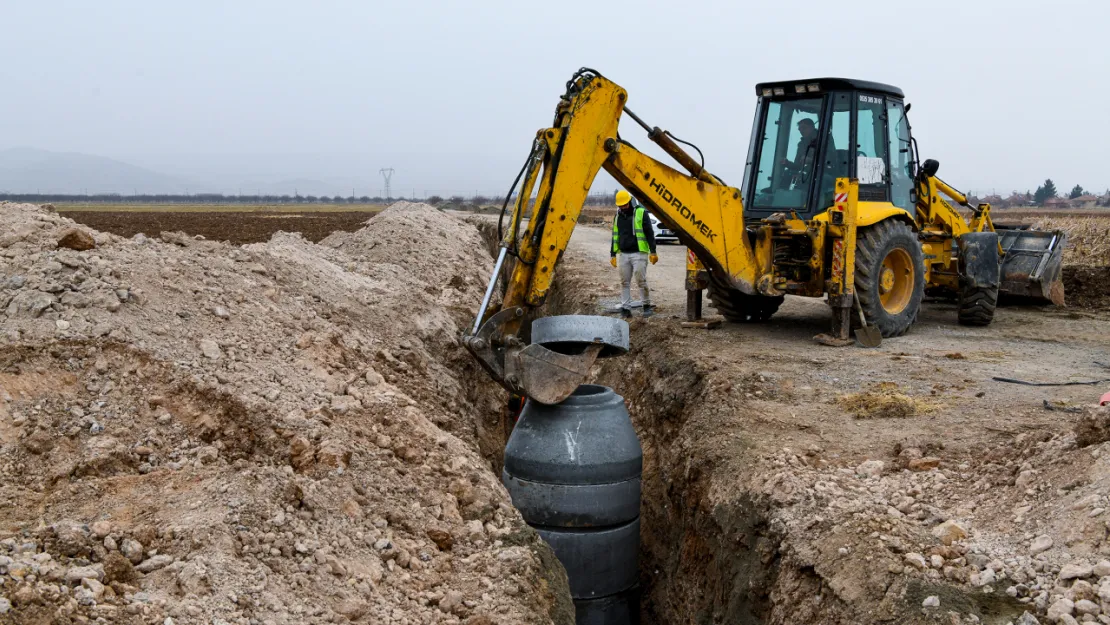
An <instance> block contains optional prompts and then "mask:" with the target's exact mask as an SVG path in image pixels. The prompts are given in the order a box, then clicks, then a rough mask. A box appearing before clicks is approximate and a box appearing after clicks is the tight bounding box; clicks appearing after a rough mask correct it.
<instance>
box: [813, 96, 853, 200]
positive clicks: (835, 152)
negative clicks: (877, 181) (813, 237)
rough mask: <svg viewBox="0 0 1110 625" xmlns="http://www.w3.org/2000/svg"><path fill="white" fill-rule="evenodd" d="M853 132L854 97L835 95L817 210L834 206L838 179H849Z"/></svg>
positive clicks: (826, 140) (826, 141) (818, 192)
mask: <svg viewBox="0 0 1110 625" xmlns="http://www.w3.org/2000/svg"><path fill="white" fill-rule="evenodd" d="M851 132H852V97H851V95H850V94H847V93H837V94H835V95H833V104H832V122H831V123H830V124H829V132H828V137H827V138H826V139H825V157H824V162H823V163H822V165H823V167H822V168H821V186H820V187H818V191H817V206H816V207H814V208H815V209H816V210H818V211H820V210H825V209H826V208H828V207H830V206H832V205H833V195H834V193H835V192H836V179H837V178H847V177H848V176H850V175H851V174H850V173H849V164H850V163H849V160H848V159H849V156H848V155H849V154H851V149H850V148H851V145H850V139H849V136H850V134H851Z"/></svg>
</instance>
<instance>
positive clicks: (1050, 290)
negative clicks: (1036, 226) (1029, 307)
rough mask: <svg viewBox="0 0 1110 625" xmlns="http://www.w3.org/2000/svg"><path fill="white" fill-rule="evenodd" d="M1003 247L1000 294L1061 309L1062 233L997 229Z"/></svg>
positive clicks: (1062, 292) (1063, 235)
mask: <svg viewBox="0 0 1110 625" xmlns="http://www.w3.org/2000/svg"><path fill="white" fill-rule="evenodd" d="M996 229H997V231H998V240H999V243H1000V244H1001V245H1002V252H1003V257H1002V283H1001V285H1000V286H999V289H998V290H999V292H1000V293H1002V294H1003V295H1010V296H1018V297H1022V298H1028V299H1033V300H1040V301H1041V302H1052V303H1053V304H1056V305H1057V306H1063V305H1064V283H1063V281H1062V279H1061V275H1062V270H1063V265H1064V263H1063V254H1064V242H1065V241H1066V240H1067V235H1066V234H1064V232H1063V231H1061V230H1048V231H1046V230H1028V229H1021V228H1006V227H1004V226H997V225H996Z"/></svg>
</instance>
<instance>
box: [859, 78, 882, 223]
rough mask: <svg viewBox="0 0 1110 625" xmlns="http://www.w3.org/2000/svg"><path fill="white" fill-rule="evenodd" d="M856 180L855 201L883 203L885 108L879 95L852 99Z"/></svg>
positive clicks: (863, 95) (860, 95)
mask: <svg viewBox="0 0 1110 625" xmlns="http://www.w3.org/2000/svg"><path fill="white" fill-rule="evenodd" d="M856 97H857V98H858V99H859V102H858V103H857V105H856V106H857V109H856V110H857V114H856V155H855V156H856V178H858V179H859V199H860V200H864V201H872V202H881V201H884V200H887V199H888V197H887V171H886V163H887V160H886V148H887V143H888V138H887V133H886V108H885V107H884V104H883V98H882V96H876V95H869V94H866V93H860V94H857V96H856Z"/></svg>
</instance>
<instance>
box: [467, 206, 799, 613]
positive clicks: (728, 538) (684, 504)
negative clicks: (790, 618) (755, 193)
mask: <svg viewBox="0 0 1110 625" xmlns="http://www.w3.org/2000/svg"><path fill="white" fill-rule="evenodd" d="M473 223H475V224H476V225H477V226H478V227H479V229H480V230H481V231H482V233H483V235H484V236H485V239H486V242H487V244H488V245H489V246H490V248H491V251H493V252H496V241H497V240H496V228H495V227H493V226H492V225H491V224H489V223H488V222H485V221H481V220H474V222H473ZM578 292H579V290H578V289H575V288H573V287H570V286H568V285H567V284H563V285H561V286H560V285H557V286H556V288H555V289H554V290H553V291H552V293H551V294H550V296H549V297H548V301H547V303H546V304H545V305H544V307H543V309H542V310H540V311H537V314H538V315H562V314H589V313H591V312H592V311H591V308H592V304H590V303H589V302H588V301H585V300H583V299H580V298H579V297H578V296H577V295H576V294H577V293H578ZM636 325H637V326H638V327H635V328H634V329H633V337H634V340H633V347H632V350H631V351H630V353H629V354H627V355H625V356H621V357H617V358H613V359H609V360H606V361H603V362H602V364H600V365H599V366H598V367H596V369H595V372H594V376H593V379H591V380H590V381H591V382H594V383H597V384H603V385H605V386H609V387H611V388H613V389H614V390H615V391H616V392H617V393H619V394H620V395H622V396H624V398H625V400H626V403H627V405H628V408H629V412H630V413H631V415H632V420H633V424H634V425H635V427H636V431H637V433H638V435H639V437H640V441H641V445H642V447H643V450H644V472H643V486H642V488H643V491H642V502H641V548H640V549H641V551H640V586H641V590H642V595H641V615H642V619H643V622H644V623H658V624H668V625H669V624H675V625H678V624H685V623H689V624H701V623H736V624H740V625H748V624H752V625H754V624H761V623H768V622H771V620H770V619H771V608H772V604H773V601H774V596H773V587H774V585H775V583H776V582H777V581H780V580H779V569H780V567H779V559H780V557H779V548H778V545H779V542H780V538H779V537H778V536H777V535H776V532H775V531H774V530H773V529H772V528H771V526H770V523H769V517H768V515H767V511H768V504H767V503H766V502H762V501H760V499H759V498H758V497H755V496H749V495H744V494H740V495H739V496H736V497H732V498H730V499H731V500H730V501H729V502H728V503H727V504H723V505H722V504H720V503H715V502H714V498H713V497H712V496H711V489H712V488H713V485H712V480H711V478H712V476H713V474H714V467H715V465H716V464H717V463H718V461H719V460H720V458H718V457H716V456H715V455H714V454H712V453H703V452H702V451H700V450H699V451H695V450H694V449H693V446H691V445H689V444H686V443H684V442H683V441H687V442H688V441H691V440H694V439H696V438H699V437H698V433H697V429H699V428H700V427H701V426H700V424H694V423H691V422H690V421H689V419H688V416H689V415H690V414H692V413H693V412H694V411H697V410H698V409H699V408H700V407H701V406H702V405H703V402H705V401H706V399H707V396H709V395H710V394H711V390H710V389H708V388H707V385H706V376H705V371H704V370H703V368H702V366H701V365H700V364H699V363H695V362H691V361H689V360H684V359H682V358H676V357H675V355H674V354H673V353H670V352H669V349H668V341H665V340H664V341H655V340H650V341H644V340H639V339H640V336H639V335H640V333H641V332H642V331H644V330H645V329H647V328H648V326H647V324H636ZM660 330H661V329H660ZM490 459H491V460H492V461H493V464H494V466H495V467H496V468H497V469H498V470H499V468H500V466H501V458H500V455H499V454H498V455H496V456H493V457H491V458H490ZM793 577H796V578H797V579H794V580H792V582H791V583H792V588H793V589H795V590H803V591H804V590H806V589H805V586H806V585H813V586H815V585H816V582H815V581H814V580H813V579H810V578H807V577H806V575H804V572H803V574H802V575H795V576H793ZM812 590H813V591H814V592H815V593H818V592H819V589H817V588H813V589H812Z"/></svg>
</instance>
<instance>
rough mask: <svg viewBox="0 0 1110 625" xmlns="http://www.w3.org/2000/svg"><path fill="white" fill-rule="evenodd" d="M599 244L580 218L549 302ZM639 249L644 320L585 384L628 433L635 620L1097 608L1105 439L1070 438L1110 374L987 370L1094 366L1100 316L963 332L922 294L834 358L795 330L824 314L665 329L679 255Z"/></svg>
mask: <svg viewBox="0 0 1110 625" xmlns="http://www.w3.org/2000/svg"><path fill="white" fill-rule="evenodd" d="M608 241H609V232H608V231H607V230H606V229H604V228H591V227H580V228H578V229H577V231H576V232H575V235H574V239H572V241H571V246H570V249H569V251H568V253H567V255H566V258H565V259H564V262H563V264H562V265H561V267H560V274H559V287H558V288H559V293H558V294H557V295H556V296H555V297H553V298H552V301H553V302H554V303H553V304H551V308H552V310H549V311H548V312H549V313H550V314H554V313H574V312H577V313H589V314H596V313H598V312H599V310H602V309H604V308H605V307H606V306H607V305H611V304H612V303H613V302H614V300H615V299H616V296H617V288H618V284H617V282H618V279H617V275H616V272H615V271H613V270H612V269H611V268H610V267H609V265H608ZM659 255H660V257H661V259H660V262H659V264H657V265H655V266H653V267H651V268H649V271H648V274H649V279H650V281H651V284H652V285H653V289H654V290H653V295H652V297H653V300H654V301H655V302H656V303H658V304H659V305H660V310H659V311H658V312H659V314H657V315H656V316H655V317H653V318H651V319H634V320H633V322H632V327H631V336H632V344H633V347H632V351H631V353H630V354H629V355H627V356H625V357H621V358H614V359H611V360H608V361H605V362H604V363H603V364H602V365H600V366H599V367H598V368H597V370H596V372H595V376H594V377H595V381H597V382H599V383H603V384H607V385H609V386H612V387H613V388H614V389H615V390H617V392H619V393H621V394H623V395H624V396H625V398H626V400H627V401H628V403H629V408H630V411H631V413H632V415H633V418H634V421H635V423H636V426H637V429H638V432H639V433H640V436H641V439H642V441H643V445H644V453H645V469H644V500H643V508H642V511H641V512H642V519H643V521H642V522H643V550H642V553H641V560H642V575H641V582H642V585H643V588H644V618H645V622H653V623H667V624H678V623H682V624H695V623H698V624H700V623H772V624H783V625H785V624H788V623H825V624H845V625H847V624H849V623H853V624H854V623H919V622H920V623H937V622H941V623H996V624H998V625H1002V624H1005V623H1010V622H1015V623H1016V622H1022V623H1027V622H1032V621H1029V620H1028V619H1029V618H1031V617H1033V616H1034V615H1035V617H1036V618H1038V619H1041V622H1046V616H1045V614H1046V612H1049V610H1050V608H1052V609H1053V611H1052V614H1053V617H1052V618H1053V619H1054V620H1055V619H1063V617H1062V616H1060V614H1062V613H1064V612H1066V613H1068V614H1072V615H1074V617H1075V618H1076V619H1082V618H1088V619H1090V618H1094V616H1093V614H1094V612H1098V613H1103V614H1110V539H1108V527H1110V525H1108V520H1110V515H1108V514H1107V510H1108V509H1110V497H1108V495H1110V457H1108V454H1107V451H1108V450H1110V447H1107V446H1106V443H1102V442H1098V443H1095V444H1091V445H1089V446H1086V447H1083V448H1080V447H1079V446H1078V444H1077V442H1076V434H1075V432H1074V427H1075V426H1076V423H1077V422H1078V421H1079V420H1080V418H1081V417H1084V411H1088V412H1089V411H1090V410H1093V409H1090V408H1086V407H1089V406H1093V405H1095V404H1096V403H1097V399H1098V397H1099V395H1101V394H1102V393H1103V392H1105V391H1107V390H1110V382H1107V383H1102V384H1099V385H1093V386H1092V385H1083V386H1053V387H1033V386H1022V385H1015V384H1004V383H1000V382H996V381H993V380H992V378H994V377H1007V378H1019V379H1025V380H1030V381H1035V382H1068V381H1086V380H1100V379H1105V378H1110V370H1108V369H1107V368H1106V363H1110V350H1108V348H1110V341H1108V339H1107V336H1108V332H1110V315H1107V314H1106V313H1104V312H1102V311H1100V310H1087V309H1082V308H1075V307H1071V308H1059V309H1058V308H1055V307H1006V308H1001V309H999V311H998V315H997V317H996V319H995V322H994V323H993V324H992V325H991V326H990V327H987V328H966V327H962V326H959V325H957V323H956V310H955V306H954V305H953V304H951V303H948V302H933V301H930V302H927V303H926V305H925V306H924V308H923V310H922V313H921V316H920V318H919V320H918V323H917V324H916V325H915V326H914V328H913V329H912V330H911V332H910V333H909V334H908V335H907V336H905V337H901V338H897V339H887V340H885V341H884V342H883V344H882V346H881V347H880V348H878V349H874V350H867V349H860V348H856V347H849V348H831V347H823V346H819V345H817V344H816V343H814V342H813V340H812V337H813V335H815V334H817V333H819V332H823V331H826V330H827V327H828V323H829V313H828V309H827V307H826V306H825V305H824V304H823V303H822V302H820V301H817V300H809V299H803V298H794V297H787V300H786V302H785V304H784V305H783V307H782V309H781V310H780V312H779V313H778V314H777V315H776V316H775V317H774V318H773V319H772V320H771V321H770V322H769V323H765V324H751V325H734V324H725V325H724V326H722V327H721V328H720V329H718V330H710V331H705V330H695V329H686V328H682V327H680V325H679V322H680V321H681V320H682V319H683V317H684V304H685V292H684V291H683V277H684V275H683V272H684V255H685V249H684V248H682V247H679V246H660V251H659ZM1068 299H1069V302H1082V301H1084V294H1083V293H1082V292H1077V291H1076V290H1075V289H1072V290H1071V291H1070V292H1069V293H1068ZM706 310H707V312H708V313H710V314H711V313H712V309H711V308H709V307H708V302H707V308H706ZM1046 401H1047V402H1048V404H1047V406H1048V407H1051V408H1054V409H1053V410H1048V409H1046ZM884 417H886V418H884ZM890 417H894V418H890ZM1089 420H1090V417H1088V421H1089ZM1104 422H1105V420H1104ZM1100 428H1101V429H1100ZM1100 428H1098V427H1096V428H1093V431H1097V432H1103V431H1110V427H1108V426H1106V425H1102V426H1100ZM1091 430H1092V428H1090V427H1088V428H1087V430H1086V431H1091ZM1087 438H1090V437H1089V436H1088V437H1087ZM1102 438H1103V439H1105V438H1106V437H1105V436H1103V437H1102ZM1095 439H1096V440H1098V437H1095ZM1085 441H1086V442H1089V441H1087V440H1086V439H1085ZM1104 560H1105V562H1104ZM1095 565H1097V566H1095ZM1084 599H1085V600H1087V601H1088V602H1089V603H1080V604H1079V606H1080V608H1081V609H1083V610H1088V613H1090V614H1092V616H1091V617H1083V614H1082V613H1080V612H1078V611H1076V608H1075V604H1076V602H1080V601H1082V600H1084ZM1069 606H1070V607H1069ZM1026 611H1028V612H1029V613H1030V616H1027V617H1026V616H1023V614H1024V613H1025V612H1026ZM1022 618H1025V619H1026V620H1024V621H1022V620H1020V619H1022ZM1061 622H1063V620H1061Z"/></svg>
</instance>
